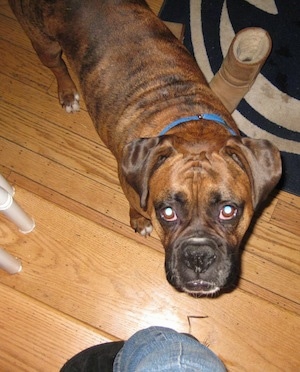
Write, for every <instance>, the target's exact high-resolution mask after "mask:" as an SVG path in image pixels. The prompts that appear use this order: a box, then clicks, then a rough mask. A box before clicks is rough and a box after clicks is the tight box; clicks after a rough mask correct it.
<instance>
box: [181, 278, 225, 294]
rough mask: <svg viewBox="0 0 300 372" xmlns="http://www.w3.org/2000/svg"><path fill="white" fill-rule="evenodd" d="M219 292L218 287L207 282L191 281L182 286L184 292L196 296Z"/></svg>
mask: <svg viewBox="0 0 300 372" xmlns="http://www.w3.org/2000/svg"><path fill="white" fill-rule="evenodd" d="M219 291H220V287H218V286H217V285H216V284H215V283H213V282H208V281H206V280H201V279H198V280H191V281H189V282H186V283H185V284H184V292H186V293H190V294H196V295H210V294H214V293H216V292H219Z"/></svg>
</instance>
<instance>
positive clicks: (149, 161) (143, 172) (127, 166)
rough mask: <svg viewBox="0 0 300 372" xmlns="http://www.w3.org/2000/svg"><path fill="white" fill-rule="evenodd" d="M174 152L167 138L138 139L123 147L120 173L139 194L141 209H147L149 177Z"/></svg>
mask: <svg viewBox="0 0 300 372" xmlns="http://www.w3.org/2000/svg"><path fill="white" fill-rule="evenodd" d="M174 152H175V150H174V148H173V146H172V143H171V141H170V140H169V138H168V136H161V137H154V138H140V139H137V140H134V141H132V142H130V143H129V144H127V145H126V146H125V148H124V152H123V161H122V165H121V166H122V173H123V175H124V176H125V179H126V181H127V183H128V184H129V185H130V186H131V187H132V188H133V189H134V190H135V191H136V192H137V193H138V194H139V196H140V205H141V208H143V209H146V207H147V199H148V192H149V190H148V187H149V180H150V177H151V176H152V174H153V173H154V172H155V170H156V169H158V168H159V167H160V166H161V165H162V164H163V163H164V161H165V160H166V159H167V158H168V157H169V156H171V155H172V153H174Z"/></svg>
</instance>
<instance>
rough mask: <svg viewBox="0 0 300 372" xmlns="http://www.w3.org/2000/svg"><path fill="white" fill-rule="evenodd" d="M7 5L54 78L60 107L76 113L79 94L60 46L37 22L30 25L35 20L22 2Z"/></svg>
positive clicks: (17, 1) (10, 0)
mask: <svg viewBox="0 0 300 372" xmlns="http://www.w3.org/2000/svg"><path fill="white" fill-rule="evenodd" d="M9 5H10V7H11V9H12V11H13V12H14V14H15V16H16V18H17V20H18V21H19V23H20V25H21V26H22V28H23V29H24V31H25V32H26V34H27V36H28V37H29V39H30V40H31V44H32V46H33V48H34V49H35V51H36V53H37V55H38V57H39V58H40V60H41V62H42V63H43V64H44V65H45V66H46V67H48V68H49V69H50V70H51V71H52V72H53V74H54V76H55V77H56V80H57V86H58V98H59V101H60V103H61V105H62V106H63V107H64V108H65V109H66V111H67V112H73V111H78V110H79V102H78V101H79V94H78V93H77V89H76V86H75V84H74V82H73V80H72V79H71V77H70V75H69V72H68V69H67V66H66V64H65V62H64V61H63V59H62V58H61V56H62V49H61V46H60V45H59V43H58V42H57V41H56V40H55V39H54V38H53V37H51V36H49V35H47V34H46V33H45V32H44V31H41V25H39V26H38V24H37V22H33V23H31V21H30V20H32V19H33V20H34V19H35V17H34V15H32V14H31V11H32V9H30V8H27V7H25V6H23V3H22V1H20V0H9ZM41 22H42V21H41Z"/></svg>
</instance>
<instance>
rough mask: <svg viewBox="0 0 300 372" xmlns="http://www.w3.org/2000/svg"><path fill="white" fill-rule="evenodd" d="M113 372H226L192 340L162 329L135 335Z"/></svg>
mask: <svg viewBox="0 0 300 372" xmlns="http://www.w3.org/2000/svg"><path fill="white" fill-rule="evenodd" d="M113 371H114V372H132V371H135V372H142V371H144V372H153V371H159V372H164V371H169V372H177V371H190V372H192V371H193V372H196V371H197V372H200V371H205V372H219V371H220V372H221V371H222V372H223V371H226V368H225V367H224V365H223V363H222V362H221V361H220V359H219V358H218V357H217V356H216V355H215V354H214V353H213V352H212V351H211V350H209V349H208V348H207V347H206V346H204V345H202V344H201V343H200V342H198V341H197V340H196V339H195V338H194V337H191V336H189V335H186V334H182V333H178V332H176V331H174V330H172V329H169V328H164V327H150V328H147V329H144V330H142V331H139V332H137V333H135V334H134V335H133V336H132V337H131V338H130V339H129V340H128V341H126V342H125V344H124V346H123V348H122V349H121V350H120V351H119V353H118V354H117V356H116V358H115V361H114V365H113Z"/></svg>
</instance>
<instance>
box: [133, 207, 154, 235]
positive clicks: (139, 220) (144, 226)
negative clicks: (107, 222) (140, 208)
mask: <svg viewBox="0 0 300 372" xmlns="http://www.w3.org/2000/svg"><path fill="white" fill-rule="evenodd" d="M129 215H130V225H131V227H132V228H133V230H134V231H135V232H138V233H139V234H141V235H142V236H148V235H150V234H151V232H152V230H153V227H152V223H151V221H150V220H149V219H147V218H146V217H144V216H142V215H141V214H140V213H139V212H137V211H136V210H135V209H134V208H132V207H130V211H129Z"/></svg>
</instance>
